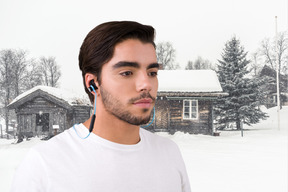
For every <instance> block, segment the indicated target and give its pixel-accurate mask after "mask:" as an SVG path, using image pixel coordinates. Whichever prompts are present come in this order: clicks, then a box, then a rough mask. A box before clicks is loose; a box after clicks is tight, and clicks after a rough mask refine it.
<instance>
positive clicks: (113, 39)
mask: <svg viewBox="0 0 288 192" xmlns="http://www.w3.org/2000/svg"><path fill="white" fill-rule="evenodd" d="M154 37H155V30H154V28H153V27H152V26H149V25H142V24H140V23H137V22H134V21H112V22H107V23H102V24H100V25H98V26H96V27H95V28H94V29H92V30H91V31H90V32H89V33H88V35H87V36H86V38H85V39H84V41H83V43H82V46H81V48H80V52H79V57H78V59H79V68H80V70H81V71H82V77H83V83H84V87H85V91H86V93H87V94H88V96H89V99H90V101H91V103H93V102H94V101H93V99H94V96H93V94H91V93H90V92H89V90H88V89H87V87H86V85H85V74H86V73H91V74H94V75H95V76H96V77H97V81H98V83H99V85H100V84H101V70H102V66H103V65H104V64H105V63H107V62H108V61H109V60H110V59H111V58H112V57H113V54H114V48H115V46H116V44H118V43H121V42H123V41H125V40H127V39H138V40H140V41H142V42H144V43H151V44H153V46H154V47H155V43H154Z"/></svg>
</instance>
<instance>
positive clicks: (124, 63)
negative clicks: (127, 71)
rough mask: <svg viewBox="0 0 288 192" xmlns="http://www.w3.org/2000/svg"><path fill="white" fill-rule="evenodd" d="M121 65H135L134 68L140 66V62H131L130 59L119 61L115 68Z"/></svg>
mask: <svg viewBox="0 0 288 192" xmlns="http://www.w3.org/2000/svg"><path fill="white" fill-rule="evenodd" d="M121 67H134V68H140V65H139V63H136V62H129V61H119V62H118V63H116V64H115V65H113V69H118V68H121Z"/></svg>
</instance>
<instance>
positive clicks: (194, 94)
mask: <svg viewBox="0 0 288 192" xmlns="http://www.w3.org/2000/svg"><path fill="white" fill-rule="evenodd" d="M158 80H159V88H158V96H157V101H156V106H155V110H156V117H155V121H154V123H153V126H150V127H149V128H147V129H151V130H152V131H168V132H172V133H173V132H176V131H184V132H188V133H192V134H211V135H212V134H213V133H214V128H213V119H214V118H213V101H214V100H215V99H216V98H217V97H222V96H227V95H228V94H227V93H223V90H222V88H221V85H220V82H219V80H218V77H217V75H216V73H215V72H214V71H212V70H159V74H158Z"/></svg>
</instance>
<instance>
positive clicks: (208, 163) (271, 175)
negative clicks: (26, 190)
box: [0, 106, 288, 192]
mask: <svg viewBox="0 0 288 192" xmlns="http://www.w3.org/2000/svg"><path fill="white" fill-rule="evenodd" d="M266 112H267V113H268V114H269V116H270V117H269V118H268V119H267V120H263V121H261V122H260V123H258V124H256V125H254V126H251V127H248V126H244V136H243V137H241V133H240V131H221V133H220V136H217V137H213V136H208V135H190V134H185V133H181V132H176V133H175V134H174V135H169V134H167V133H163V132H162V133H157V134H159V135H161V136H164V137H168V138H170V139H172V140H173V141H175V142H176V143H177V144H178V146H179V148H180V150H181V151H182V155H183V159H184V161H185V163H186V167H187V171H188V175H189V178H190V182H191V188H192V191H193V192H207V191H213V192H231V191H233V192H255V191H261V192H271V191H273V192H274V191H275V192H287V189H288V187H287V181H288V178H287V175H288V169H287V162H288V161H287V157H288V151H287V149H288V142H287V136H288V135H287V130H288V118H287V117H288V106H284V107H283V109H282V110H281V115H280V117H281V118H280V125H281V127H280V130H278V128H277V113H276V108H271V109H268V110H266ZM12 142H14V140H6V139H0V191H1V192H6V191H9V188H10V185H11V181H12V177H13V173H14V171H15V169H16V167H17V165H18V164H19V162H21V160H22V159H23V157H24V155H25V153H26V152H27V151H28V149H29V148H30V147H32V146H34V145H36V144H37V143H39V142H44V141H41V140H40V139H38V138H33V139H32V140H30V141H24V142H22V143H20V144H11V143H12Z"/></svg>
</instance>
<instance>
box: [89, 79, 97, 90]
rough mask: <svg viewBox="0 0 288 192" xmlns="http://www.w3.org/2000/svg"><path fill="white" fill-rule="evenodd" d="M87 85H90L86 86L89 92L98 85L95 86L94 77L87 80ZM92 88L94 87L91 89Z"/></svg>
mask: <svg viewBox="0 0 288 192" xmlns="http://www.w3.org/2000/svg"><path fill="white" fill-rule="evenodd" d="M89 85H90V86H89V87H88V89H89V91H90V92H92V91H94V90H97V89H98V87H97V86H96V84H95V82H94V79H92V80H91V81H90V82H89ZM93 88H94V89H93Z"/></svg>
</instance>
